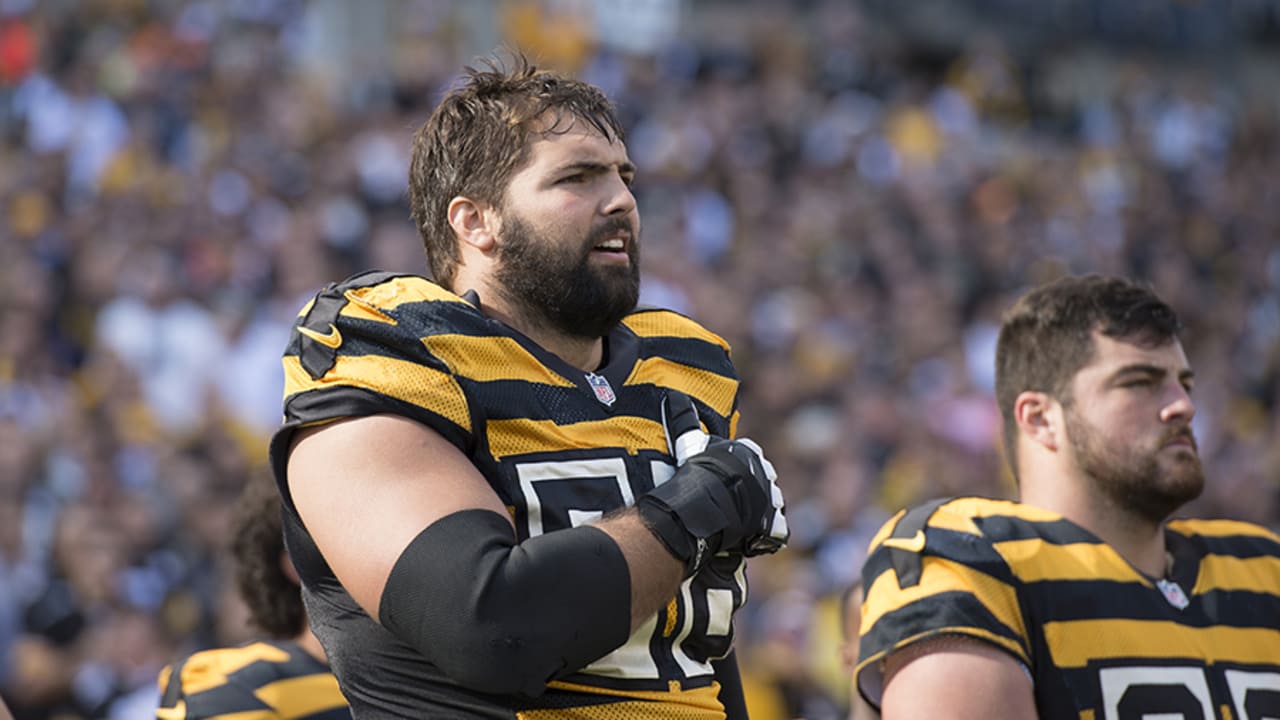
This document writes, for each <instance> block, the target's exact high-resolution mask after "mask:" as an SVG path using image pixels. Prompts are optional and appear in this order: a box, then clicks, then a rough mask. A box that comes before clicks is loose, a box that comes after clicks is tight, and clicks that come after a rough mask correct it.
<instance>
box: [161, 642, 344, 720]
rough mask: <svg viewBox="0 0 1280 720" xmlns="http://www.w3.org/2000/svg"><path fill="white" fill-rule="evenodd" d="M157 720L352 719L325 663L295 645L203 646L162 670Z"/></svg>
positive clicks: (282, 643)
mask: <svg viewBox="0 0 1280 720" xmlns="http://www.w3.org/2000/svg"><path fill="white" fill-rule="evenodd" d="M156 718H157V720H196V719H197V718H200V719H205V718H209V719H212V718H224V719H226V720H230V719H231V718H234V719H235V720H285V719H286V718H288V719H289V720H294V719H295V718H296V719H297V720H340V719H342V718H346V719H347V720H350V718H351V711H350V710H349V709H348V708H347V700H346V698H344V697H343V696H342V693H341V692H339V690H338V681H337V679H335V678H334V677H333V673H331V672H329V667H328V666H327V665H325V664H324V663H323V662H320V661H319V660H317V659H315V658H313V657H311V656H310V655H308V654H307V653H306V652H305V651H304V650H303V649H302V648H300V647H298V645H297V644H296V643H292V642H280V641H263V642H253V643H249V644H247V645H242V646H240V647H230V648H217V649H214V650H204V651H201V652H198V653H195V654H194V655H191V656H190V657H188V658H187V659H185V660H183V661H181V662H178V663H175V664H174V665H172V666H170V667H166V668H165V669H164V670H162V671H160V707H159V708H157V709H156Z"/></svg>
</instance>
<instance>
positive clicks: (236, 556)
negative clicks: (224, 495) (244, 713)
mask: <svg viewBox="0 0 1280 720" xmlns="http://www.w3.org/2000/svg"><path fill="white" fill-rule="evenodd" d="M280 510H281V505H280V494H279V492H278V491H277V490H276V487H275V483H274V482H272V481H271V479H270V478H268V477H266V476H264V475H256V474H255V475H254V476H253V477H251V478H250V479H249V481H248V482H247V483H246V484H245V488H244V491H243V492H242V493H241V495H240V498H239V500H237V502H236V507H235V516H234V518H233V520H232V523H231V525H232V526H231V532H232V539H231V557H232V560H233V561H234V563H233V564H234V572H235V581H236V589H238V590H239V591H240V597H242V598H244V601H245V604H246V605H248V607H249V620H250V622H251V623H252V624H253V625H254V626H255V627H257V628H258V629H260V630H262V631H263V632H265V633H267V634H268V635H270V636H271V637H273V638H277V639H287V638H292V637H295V636H297V635H298V634H299V633H301V632H302V631H303V629H304V628H305V627H306V622H307V617H306V611H305V610H304V609H303V607H302V595H301V590H300V589H299V587H298V584H297V583H296V582H294V581H293V580H292V579H291V578H290V577H289V576H288V575H286V574H285V572H284V568H282V567H281V561H282V560H284V561H285V562H288V560H287V559H285V556H284V552H285V550H284V531H283V528H282V525H281V518H280Z"/></svg>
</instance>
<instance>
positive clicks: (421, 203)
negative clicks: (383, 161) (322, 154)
mask: <svg viewBox="0 0 1280 720" xmlns="http://www.w3.org/2000/svg"><path fill="white" fill-rule="evenodd" d="M482 62H483V64H484V69H477V68H475V67H472V66H467V67H466V68H465V71H466V74H465V76H464V82H463V83H462V84H461V85H460V86H459V87H456V88H454V89H452V90H450V91H449V92H448V93H447V94H446V95H445V97H444V99H443V100H441V101H440V104H439V105H438V106H436V109H435V110H434V111H433V112H432V113H431V117H430V118H428V119H427V121H426V122H425V123H424V124H423V125H422V127H421V128H419V129H418V131H417V133H415V134H414V137H413V152H412V157H411V160H410V163H409V207H410V210H411V213H412V216H413V220H414V224H415V225H417V227H418V232H419V233H420V234H421V235H422V242H423V245H424V246H425V248H426V252H427V263H428V265H430V267H431V274H432V275H433V276H434V277H435V279H436V281H437V282H440V283H441V284H444V285H446V286H450V285H451V284H452V282H453V278H454V273H455V271H456V270H457V266H458V259H459V252H458V244H457V239H456V238H455V236H454V233H453V229H452V228H451V227H450V226H449V218H448V208H449V203H450V201H452V200H453V198H455V197H459V196H464V197H468V198H471V199H473V200H476V201H478V202H485V203H489V204H490V205H492V206H494V207H497V208H501V207H502V205H503V200H504V197H503V193H504V191H505V189H506V187H507V184H508V182H509V181H510V180H511V176H512V174H514V172H515V171H516V170H517V169H518V168H520V167H522V166H523V165H524V164H525V162H527V160H528V157H529V145H530V143H529V137H530V135H531V134H533V133H534V131H535V130H537V131H538V132H540V133H563V132H568V131H569V130H570V128H572V127H573V124H574V122H575V121H579V120H580V121H583V122H586V123H588V124H589V125H590V126H591V127H593V128H595V129H596V130H598V131H599V132H600V133H601V134H602V135H604V136H605V137H606V138H608V139H609V140H610V142H612V141H614V140H621V139H623V136H624V134H623V131H622V126H621V124H620V122H619V121H618V117H617V114H616V112H615V110H614V106H613V103H612V102H611V101H610V100H609V99H608V98H607V97H605V94H604V93H603V92H601V91H600V89H599V88H597V87H595V86H593V85H590V84H588V83H585V82H582V81H580V80H575V79H573V78H570V77H567V76H565V75H561V74H559V73H555V72H552V71H549V70H542V69H539V68H538V67H536V66H534V65H533V64H531V63H530V62H529V60H528V59H527V58H526V57H525V56H524V55H521V54H519V53H513V57H512V63H511V64H512V67H511V68H510V69H505V68H504V67H503V65H502V64H501V62H500V61H499V60H496V59H484V60H483V61H482ZM543 118H548V119H549V122H548V123H547V125H546V126H545V127H543V126H539V125H537V123H538V122H540V121H541V120H542V119H543Z"/></svg>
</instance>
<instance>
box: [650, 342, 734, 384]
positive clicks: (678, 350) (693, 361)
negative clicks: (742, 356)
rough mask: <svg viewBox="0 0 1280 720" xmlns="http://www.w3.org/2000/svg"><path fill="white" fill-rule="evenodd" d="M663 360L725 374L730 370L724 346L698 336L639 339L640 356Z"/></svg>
mask: <svg viewBox="0 0 1280 720" xmlns="http://www.w3.org/2000/svg"><path fill="white" fill-rule="evenodd" d="M655 357H659V358H662V359H663V360H670V361H671V362H675V363H679V364H681V365H688V366H689V367H692V368H697V369H699V370H706V371H707V372H712V373H715V374H717V375H725V374H726V371H730V370H732V366H731V365H730V364H729V358H728V355H727V354H726V353H725V351H724V348H722V347H720V346H719V345H716V344H715V343H711V342H707V341H706V340H702V339H699V338H675V337H645V338H641V340H640V358H641V359H644V360H647V359H649V358H655Z"/></svg>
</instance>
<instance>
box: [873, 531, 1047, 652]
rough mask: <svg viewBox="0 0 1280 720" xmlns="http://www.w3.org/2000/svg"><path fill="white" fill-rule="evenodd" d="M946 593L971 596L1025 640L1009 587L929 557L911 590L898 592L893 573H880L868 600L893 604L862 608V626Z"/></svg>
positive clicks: (984, 575)
mask: <svg viewBox="0 0 1280 720" xmlns="http://www.w3.org/2000/svg"><path fill="white" fill-rule="evenodd" d="M890 586H891V587H890ZM945 592H963V593H966V594H970V595H973V596H974V597H976V598H977V599H978V600H979V602H981V603H982V604H983V605H984V606H986V608H987V609H988V610H990V611H991V614H992V615H993V616H995V617H996V619H998V620H999V621H1000V622H1002V623H1004V624H1005V626H1007V627H1008V628H1009V629H1010V630H1012V631H1013V632H1015V633H1017V634H1018V635H1020V636H1022V637H1026V635H1027V628H1026V623H1025V622H1024V620H1023V618H1022V611H1021V609H1019V606H1018V595H1017V593H1015V592H1014V590H1013V588H1012V587H1010V586H1008V585H1006V584H1004V583H1002V582H1000V581H999V580H996V579H995V578H993V577H991V576H989V575H986V574H984V573H981V572H978V571H977V570H974V569H973V568H971V567H969V566H967V565H965V564H963V563H958V562H954V561H952V560H947V559H945V558H940V557H932V556H927V557H924V558H923V570H922V571H921V573H920V582H919V583H918V584H916V585H914V586H912V587H908V588H899V587H898V577H897V574H896V573H893V572H884V573H881V574H880V576H879V577H877V578H876V579H875V581H874V582H873V583H872V585H871V587H870V588H869V589H868V590H867V596H868V597H869V596H871V595H875V596H877V597H885V598H888V597H892V598H893V602H892V603H891V604H887V603H886V604H881V603H877V604H874V605H864V606H863V611H862V626H863V627H868V628H869V627H872V626H874V625H875V624H876V623H877V622H879V621H880V618H882V617H884V616H885V615H887V614H889V613H891V612H893V611H895V610H898V609H900V608H903V607H906V606H907V605H910V604H911V603H914V602H918V601H920V600H923V599H925V598H928V597H931V596H933V595H937V594H938V593H945ZM1002 644H1005V645H1007V644H1008V640H1007V639H1005V640H1003V642H1002ZM1011 649H1013V650H1014V651H1015V652H1017V653H1018V656H1019V657H1022V658H1023V659H1024V660H1025V659H1026V657H1025V651H1024V650H1023V649H1022V648H1019V647H1017V646H1013V647H1012V648H1011Z"/></svg>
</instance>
